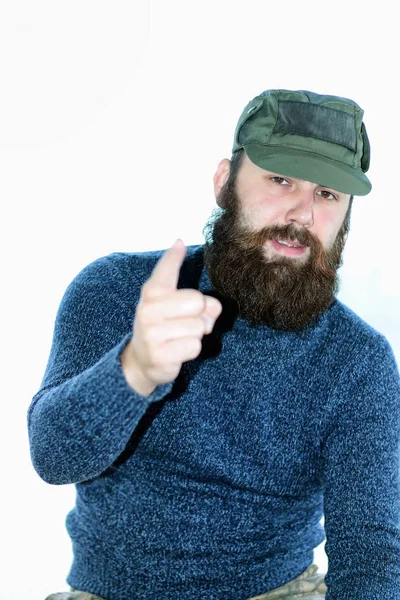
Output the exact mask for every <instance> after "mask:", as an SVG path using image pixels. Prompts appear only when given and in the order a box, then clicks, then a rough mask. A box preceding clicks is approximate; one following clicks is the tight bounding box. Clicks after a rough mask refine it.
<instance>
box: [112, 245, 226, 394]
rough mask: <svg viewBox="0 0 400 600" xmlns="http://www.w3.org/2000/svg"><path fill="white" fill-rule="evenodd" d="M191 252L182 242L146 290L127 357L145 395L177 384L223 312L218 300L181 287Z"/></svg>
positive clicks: (126, 365) (129, 372) (128, 373)
mask: <svg viewBox="0 0 400 600" xmlns="http://www.w3.org/2000/svg"><path fill="white" fill-rule="evenodd" d="M185 254H186V247H185V245H184V244H183V242H182V240H177V241H176V242H175V244H174V245H173V246H172V247H171V248H170V249H169V250H167V251H166V252H165V253H164V254H163V256H162V257H161V258H160V260H159V261H158V263H157V264H156V266H155V268H154V270H153V273H152V274H151V276H150V279H148V280H147V281H146V283H145V284H144V285H143V287H142V290H141V295H140V300H139V304H138V306H137V309H136V314H135V320H134V324H133V337H132V339H131V340H130V342H129V344H128V345H127V346H126V348H125V349H124V351H123V353H122V356H121V363H122V368H123V371H124V374H125V377H126V379H127V381H128V383H129V384H130V385H131V387H133V388H134V389H135V390H136V391H137V392H138V393H139V394H141V395H143V396H148V395H150V394H151V393H152V391H153V390H154V389H155V388H156V386H157V385H159V384H160V383H168V382H170V381H173V380H174V379H175V378H176V377H177V375H178V373H179V371H180V369H181V366H182V363H184V362H186V361H188V360H193V359H194V358H196V357H197V356H198V355H199V354H200V352H201V339H202V337H203V336H204V335H205V334H208V333H210V332H211V331H212V329H213V326H214V323H215V320H216V319H217V317H218V316H219V315H220V313H221V310H222V306H221V303H220V302H219V301H218V300H217V299H216V298H213V297H211V296H206V295H204V294H202V293H201V292H199V291H197V290H192V289H182V290H178V289H177V285H178V279H179V272H180V269H181V266H182V263H183V260H184V258H185Z"/></svg>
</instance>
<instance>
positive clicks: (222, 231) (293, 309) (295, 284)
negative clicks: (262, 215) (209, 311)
mask: <svg viewBox="0 0 400 600" xmlns="http://www.w3.org/2000/svg"><path fill="white" fill-rule="evenodd" d="M220 200H221V205H222V206H224V207H225V208H224V209H222V211H221V212H220V213H219V212H217V214H213V215H212V216H211V217H210V219H209V221H208V222H207V224H206V226H205V228H204V233H205V239H206V241H205V247H204V261H205V265H206V267H207V270H208V274H209V277H210V281H211V284H212V286H213V288H214V289H215V290H216V291H217V292H218V293H219V294H221V295H222V296H223V297H225V298H227V299H229V300H231V301H234V303H235V304H236V306H237V310H238V312H239V314H240V315H241V316H242V317H244V318H246V319H248V320H249V321H250V322H252V323H253V324H259V323H263V324H266V325H268V326H270V327H272V328H274V329H279V330H286V331H299V330H301V329H303V328H304V327H306V326H307V325H308V324H310V323H311V322H312V321H314V320H315V319H316V318H317V317H318V316H319V315H321V314H322V313H323V312H324V311H325V310H326V309H327V308H328V307H329V306H330V305H331V304H332V302H333V301H334V299H335V295H336V294H337V292H338V290H339V278H338V274H337V270H338V269H339V267H340V266H341V264H342V253H343V248H344V245H345V242H346V237H347V234H348V231H349V224H350V209H349V211H348V213H347V215H346V218H345V220H344V222H343V225H342V227H341V229H340V231H339V233H338V235H337V237H336V240H335V242H334V244H333V246H332V248H331V249H330V250H325V249H324V248H323V246H322V244H321V242H320V241H319V240H318V239H317V238H316V237H315V236H314V235H313V234H311V233H310V232H309V231H308V230H307V229H304V228H298V227H296V226H294V225H285V226H281V225H274V226H272V227H265V228H263V229H260V230H258V231H256V232H254V231H251V230H249V229H248V228H246V227H245V226H244V225H242V224H241V218H240V200H239V198H238V196H237V194H236V190H235V183H234V181H230V180H228V182H227V184H226V185H225V187H224V188H223V190H222V192H221V195H220ZM276 237H279V238H283V239H288V240H290V239H292V240H297V241H298V242H299V243H300V244H303V245H307V246H309V248H310V252H309V257H308V258H307V260H306V262H304V263H300V261H297V260H296V259H291V258H288V257H285V256H276V257H274V258H273V259H271V260H268V259H267V258H266V256H265V254H264V250H263V248H264V245H265V242H266V240H269V239H273V238H276Z"/></svg>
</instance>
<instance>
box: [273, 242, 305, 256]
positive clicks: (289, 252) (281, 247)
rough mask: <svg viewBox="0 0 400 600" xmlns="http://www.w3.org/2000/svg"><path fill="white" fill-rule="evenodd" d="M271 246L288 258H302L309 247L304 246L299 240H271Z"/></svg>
mask: <svg viewBox="0 0 400 600" xmlns="http://www.w3.org/2000/svg"><path fill="white" fill-rule="evenodd" d="M271 245H272V247H273V248H274V250H276V251H277V252H279V253H280V254H284V255H286V256H300V255H302V254H304V253H305V252H306V250H307V248H308V246H303V244H300V242H298V241H297V240H290V241H289V240H285V239H281V238H273V239H271Z"/></svg>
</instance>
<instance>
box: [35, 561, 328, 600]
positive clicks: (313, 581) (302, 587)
mask: <svg viewBox="0 0 400 600" xmlns="http://www.w3.org/2000/svg"><path fill="white" fill-rule="evenodd" d="M317 571H318V567H317V565H311V566H310V567H308V569H306V570H305V571H304V573H301V575H299V576H298V577H296V578H295V579H292V580H291V581H289V582H288V583H286V584H285V585H282V586H281V587H279V588H275V589H274V590H271V591H270V592H265V594H260V595H259V596H253V597H252V598H248V600H278V599H279V600H295V599H298V600H323V599H324V598H325V592H326V589H327V588H326V585H325V583H324V575H323V574H322V573H319V574H318V573H317ZM46 600H103V598H100V597H99V596H95V595H94V594H90V593H88V592H80V591H79V590H72V591H70V592H61V593H58V594H50V596H47V598H46Z"/></svg>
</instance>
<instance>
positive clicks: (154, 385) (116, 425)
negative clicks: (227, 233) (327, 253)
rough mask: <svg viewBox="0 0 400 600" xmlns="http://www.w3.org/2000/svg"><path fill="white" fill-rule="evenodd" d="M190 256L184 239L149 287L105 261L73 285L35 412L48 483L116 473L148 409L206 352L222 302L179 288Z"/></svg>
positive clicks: (40, 463)
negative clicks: (190, 362) (207, 335)
mask: <svg viewBox="0 0 400 600" xmlns="http://www.w3.org/2000/svg"><path fill="white" fill-rule="evenodd" d="M185 253H186V249H185V246H184V245H183V244H182V242H180V243H178V244H175V245H174V246H173V247H172V248H171V249H170V250H168V251H167V252H166V253H164V255H163V256H162V257H161V259H160V260H159V261H158V263H157V264H156V266H155V268H154V270H153V272H152V274H151V276H150V278H149V279H147V281H146V282H145V283H144V284H143V285H142V283H143V281H140V282H137V281H136V282H132V279H133V278H134V275H133V273H132V271H131V270H130V269H126V270H125V272H122V273H121V269H122V267H121V268H120V269H117V268H116V267H115V264H114V262H113V260H114V261H115V258H114V259H112V257H107V258H105V259H101V260H99V261H96V262H95V263H93V264H92V265H89V267H87V268H86V269H84V270H83V272H82V273H81V274H80V275H79V276H78V277H77V278H76V279H75V281H74V282H73V283H72V284H71V286H70V287H69V288H68V290H67V292H66V294H65V296H64V298H63V301H62V303H61V306H60V309H59V312H58V315H57V319H56V326H55V332H54V339H53V346H52V350H51V354H50V358H49V363H48V366H47V370H46V374H45V377H44V380H43V385H42V389H41V391H40V392H39V393H38V394H37V395H36V396H35V398H34V399H33V402H32V405H31V407H30V410H29V415H28V424H29V435H30V443H31V455H32V462H33V464H34V466H35V468H36V470H37V472H38V473H39V475H40V476H41V477H42V478H43V479H45V480H46V481H48V482H49V483H77V482H80V481H86V480H88V479H92V478H94V477H96V476H98V475H100V474H101V473H102V472H103V471H104V470H105V469H106V468H107V467H109V466H111V465H112V464H113V463H114V461H115V460H116V459H117V458H118V456H119V455H120V454H121V453H122V452H123V450H124V449H125V447H126V445H127V443H128V441H129V438H130V437H131V435H132V433H133V431H134V429H135V427H136V426H137V424H138V423H139V421H140V419H141V417H142V416H143V415H144V413H145V412H146V410H147V408H148V406H149V405H150V403H152V402H154V401H156V400H159V399H160V398H162V397H164V396H165V395H166V394H167V393H168V392H169V391H170V390H171V388H172V382H173V381H174V380H175V378H176V377H177V375H178V373H179V371H180V369H181V366H182V363H183V362H185V361H188V360H191V359H193V358H195V357H196V356H198V354H199V353H200V351H201V339H202V337H203V335H204V334H205V333H210V331H211V329H212V327H213V324H214V322H215V319H216V318H217V316H218V315H219V313H220V311H221V305H220V303H219V301H218V300H216V299H215V298H210V297H207V296H203V294H201V292H199V291H197V290H191V289H179V290H178V289H177V284H178V278H179V272H180V268H181V265H182V261H183V259H184V256H185ZM137 261H138V263H139V262H140V258H137ZM139 267H140V265H139ZM141 269H142V279H146V277H147V276H148V275H149V274H148V273H146V269H143V265H141ZM134 311H135V317H134V319H133V314H132V313H133V312H134ZM132 321H133V332H132V331H131V330H132Z"/></svg>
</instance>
